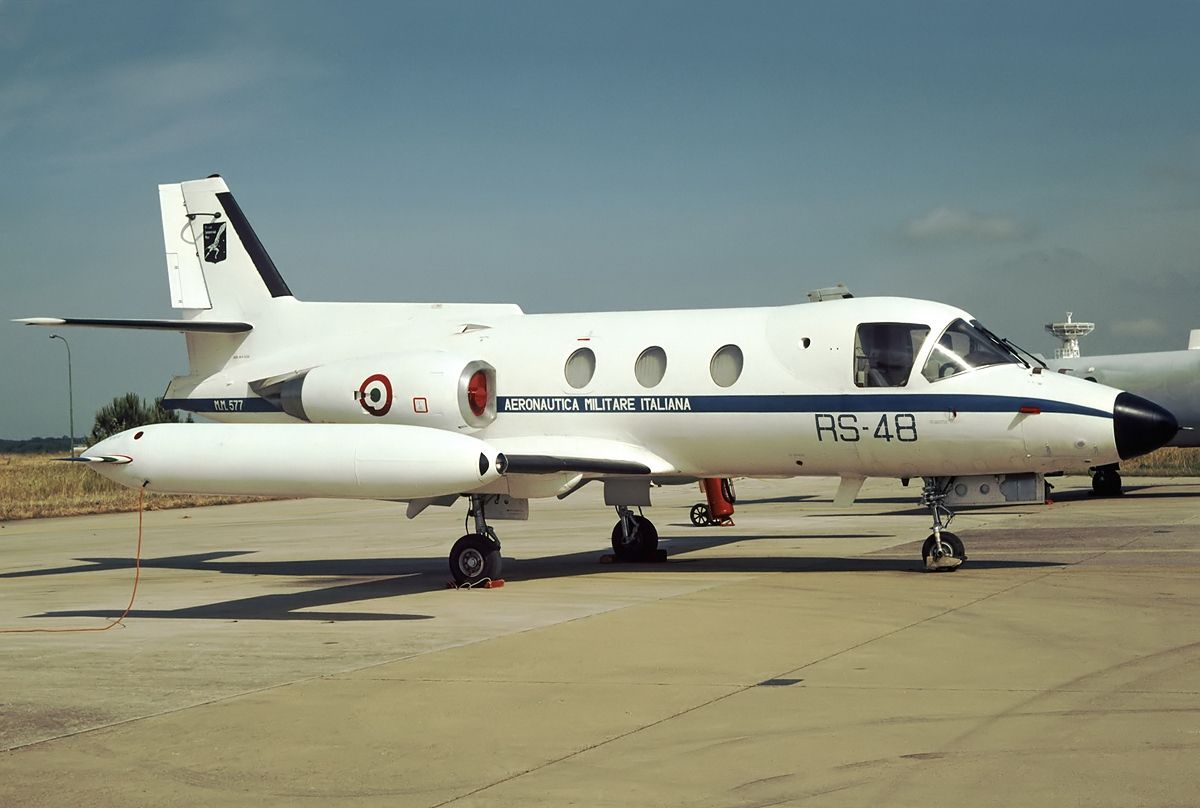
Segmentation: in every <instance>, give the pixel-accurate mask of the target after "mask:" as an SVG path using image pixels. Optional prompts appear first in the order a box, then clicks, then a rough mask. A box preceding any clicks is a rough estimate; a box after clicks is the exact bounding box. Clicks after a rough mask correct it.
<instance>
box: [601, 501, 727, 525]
mask: <svg viewBox="0 0 1200 808" xmlns="http://www.w3.org/2000/svg"><path fill="white" fill-rule="evenodd" d="M688 516H690V517H691V519H692V524H693V525H695V526H696V527H705V526H707V525H708V506H707V505H705V504H704V503H703V502H697V503H696V504H695V505H693V506H692V511H691V513H689V514H688ZM618 527H619V525H618Z"/></svg>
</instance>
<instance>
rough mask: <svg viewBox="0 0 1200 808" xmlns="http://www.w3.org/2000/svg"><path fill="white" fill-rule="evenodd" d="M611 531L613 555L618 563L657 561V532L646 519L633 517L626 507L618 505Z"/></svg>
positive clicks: (637, 516) (640, 516)
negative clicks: (615, 522) (615, 521)
mask: <svg viewBox="0 0 1200 808" xmlns="http://www.w3.org/2000/svg"><path fill="white" fill-rule="evenodd" d="M616 507H617V516H618V519H617V524H616V526H615V527H613V531H612V548H613V555H615V556H616V557H617V560H618V561H657V560H658V556H659V554H658V531H657V530H656V529H655V527H654V523H653V522H651V521H650V520H649V519H647V518H646V517H644V516H642V515H640V514H638V515H634V514H633V512H632V511H630V510H629V506H628V505H618V506H616Z"/></svg>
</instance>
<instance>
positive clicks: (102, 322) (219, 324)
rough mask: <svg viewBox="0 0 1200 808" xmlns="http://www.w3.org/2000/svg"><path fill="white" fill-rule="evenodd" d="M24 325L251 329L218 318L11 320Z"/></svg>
mask: <svg viewBox="0 0 1200 808" xmlns="http://www.w3.org/2000/svg"><path fill="white" fill-rule="evenodd" d="M13 322H14V323H24V324H25V325H48V326H55V327H71V326H77V327H81V328H126V329H134V330H141V331H179V332H182V333H191V334H244V333H246V332H248V331H252V330H253V329H254V326H252V325H250V323H238V322H225V321H218V320H122V319H116V318H111V317H25V318H22V319H20V320H13Z"/></svg>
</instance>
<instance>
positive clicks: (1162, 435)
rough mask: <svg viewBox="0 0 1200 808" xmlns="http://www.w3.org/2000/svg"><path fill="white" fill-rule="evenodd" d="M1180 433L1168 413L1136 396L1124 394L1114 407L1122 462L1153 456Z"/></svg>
mask: <svg viewBox="0 0 1200 808" xmlns="http://www.w3.org/2000/svg"><path fill="white" fill-rule="evenodd" d="M1178 431H1179V422H1178V421H1176V420H1175V416H1174V415H1172V414H1171V413H1170V412H1168V411H1167V410H1164V409H1163V408H1162V407H1160V406H1158V405H1157V404H1155V403H1154V402H1153V401H1147V400H1146V399H1144V398H1142V397H1141V396H1135V395H1134V394H1133V393H1121V394H1120V395H1118V396H1117V400H1116V402H1115V403H1114V404H1113V435H1114V436H1115V437H1116V439H1117V454H1119V455H1120V456H1121V459H1122V460H1128V459H1129V458H1131V457H1137V456H1138V455H1144V454H1145V453H1146V452H1153V451H1154V450H1155V449H1157V448H1158V447H1159V446H1162V445H1163V444H1165V443H1166V442H1167V441H1169V440H1170V439H1171V438H1173V437H1175V433H1176V432H1178Z"/></svg>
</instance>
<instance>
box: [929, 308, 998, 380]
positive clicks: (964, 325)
mask: <svg viewBox="0 0 1200 808" xmlns="http://www.w3.org/2000/svg"><path fill="white" fill-rule="evenodd" d="M1020 363H1021V359H1020V357H1018V356H1017V355H1016V354H1015V353H1014V352H1013V351H1012V350H1011V349H1010V348H1007V347H1006V346H1005V345H1004V344H1003V343H1002V342H1001V341H1000V340H998V339H997V338H995V337H994V336H993V335H992V334H991V332H989V331H987V330H986V329H984V328H982V327H981V326H977V324H974V323H968V322H967V321H966V320H955V321H954V322H953V323H951V324H950V327H949V328H947V329H946V331H945V333H943V334H942V338H941V339H939V340H938V342H937V345H935V346H933V351H931V352H930V354H929V359H928V360H927V361H926V362H925V367H924V368H923V369H922V370H921V375H922V376H924V377H925V378H926V379H928V380H929V381H931V382H936V381H937V380H938V379H945V378H949V377H950V376H954V375H956V374H959V373H962V372H963V371H966V370H974V369H976V368H982V367H987V366H989V365H1006V364H1014V365H1015V364H1020Z"/></svg>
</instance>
